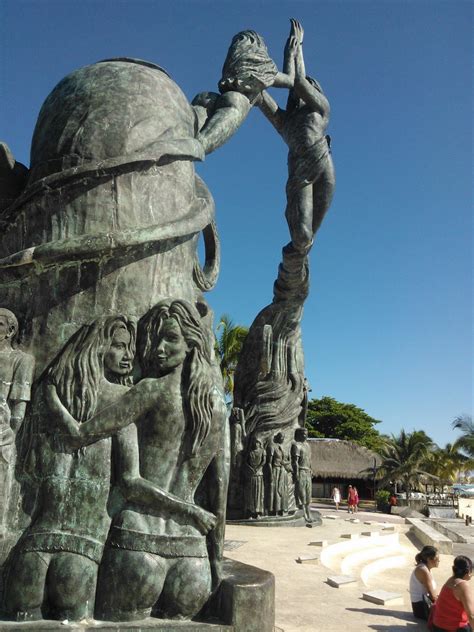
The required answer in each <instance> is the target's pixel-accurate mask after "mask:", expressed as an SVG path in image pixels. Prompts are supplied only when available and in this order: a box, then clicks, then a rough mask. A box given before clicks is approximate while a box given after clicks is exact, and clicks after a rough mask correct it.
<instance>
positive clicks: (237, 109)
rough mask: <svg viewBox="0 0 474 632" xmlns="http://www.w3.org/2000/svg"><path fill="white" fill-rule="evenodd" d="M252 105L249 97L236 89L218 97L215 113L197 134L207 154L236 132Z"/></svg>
mask: <svg viewBox="0 0 474 632" xmlns="http://www.w3.org/2000/svg"><path fill="white" fill-rule="evenodd" d="M198 96H199V95H198ZM193 104H194V101H193ZM251 107H252V104H251V103H250V101H249V99H248V98H247V97H246V96H245V95H243V94H241V93H240V92H236V91H234V90H232V91H229V92H224V94H221V95H220V96H219V97H218V98H217V100H216V102H215V105H214V110H213V113H212V114H211V116H210V117H209V118H208V119H207V120H206V122H205V124H204V125H203V127H202V128H201V130H200V131H199V132H198V134H197V135H196V138H197V140H198V141H200V143H201V144H202V146H203V148H204V151H205V153H206V154H210V153H211V152H213V151H214V150H215V149H217V148H218V147H220V146H221V145H223V144H224V143H225V142H227V141H228V140H229V138H230V137H231V136H233V135H234V134H235V132H236V131H237V130H238V128H239V127H240V126H241V125H242V123H243V122H244V120H245V119H246V118H247V114H248V113H249V111H250V108H251Z"/></svg>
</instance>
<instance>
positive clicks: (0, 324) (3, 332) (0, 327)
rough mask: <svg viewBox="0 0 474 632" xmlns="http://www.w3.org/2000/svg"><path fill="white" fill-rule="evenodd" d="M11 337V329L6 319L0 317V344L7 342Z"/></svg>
mask: <svg viewBox="0 0 474 632" xmlns="http://www.w3.org/2000/svg"><path fill="white" fill-rule="evenodd" d="M11 335H12V328H11V326H10V325H9V324H8V318H7V317H6V316H1V315H0V342H3V340H7V339H8V338H10V337H11Z"/></svg>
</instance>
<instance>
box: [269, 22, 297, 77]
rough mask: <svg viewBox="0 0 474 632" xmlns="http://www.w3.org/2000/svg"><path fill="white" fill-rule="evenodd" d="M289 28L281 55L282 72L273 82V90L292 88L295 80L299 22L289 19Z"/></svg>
mask: <svg viewBox="0 0 474 632" xmlns="http://www.w3.org/2000/svg"><path fill="white" fill-rule="evenodd" d="M290 22H291V28H290V34H289V36H288V39H287V40H286V44H285V50H284V54H283V72H278V73H277V74H276V77H275V79H274V82H273V86H274V87H275V88H292V87H293V83H294V80H295V55H296V49H297V46H298V41H299V39H298V34H299V28H300V25H299V22H297V21H296V20H294V19H293V18H291V20H290Z"/></svg>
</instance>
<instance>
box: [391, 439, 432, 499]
mask: <svg viewBox="0 0 474 632" xmlns="http://www.w3.org/2000/svg"><path fill="white" fill-rule="evenodd" d="M435 448H436V446H435V444H434V443H433V441H432V440H431V439H430V437H428V435H427V434H426V433H425V432H423V431H422V430H415V431H414V432H412V433H408V432H405V430H401V431H400V434H399V435H392V436H391V438H390V439H386V440H385V441H384V444H383V446H382V448H381V449H380V450H379V452H380V454H381V456H382V465H381V466H380V468H379V475H381V478H382V482H383V483H385V484H388V483H389V482H400V483H403V485H404V487H405V490H406V494H407V500H408V498H409V496H408V495H409V492H410V490H411V489H412V488H413V487H417V486H418V485H419V481H420V477H421V478H423V479H424V480H426V479H430V478H431V479H433V480H434V479H435V478H436V477H433V476H430V474H429V472H428V471H427V467H426V466H427V463H428V462H429V460H430V453H431V451H432V450H434V449H435Z"/></svg>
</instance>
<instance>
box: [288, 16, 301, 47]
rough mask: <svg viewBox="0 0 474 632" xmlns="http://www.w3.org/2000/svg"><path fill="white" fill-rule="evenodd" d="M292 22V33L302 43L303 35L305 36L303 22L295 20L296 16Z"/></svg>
mask: <svg viewBox="0 0 474 632" xmlns="http://www.w3.org/2000/svg"><path fill="white" fill-rule="evenodd" d="M290 22H291V29H290V35H294V36H295V37H296V41H297V42H298V44H302V43H303V37H304V30H303V27H302V26H301V22H298V20H295V19H294V18H291V19H290Z"/></svg>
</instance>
